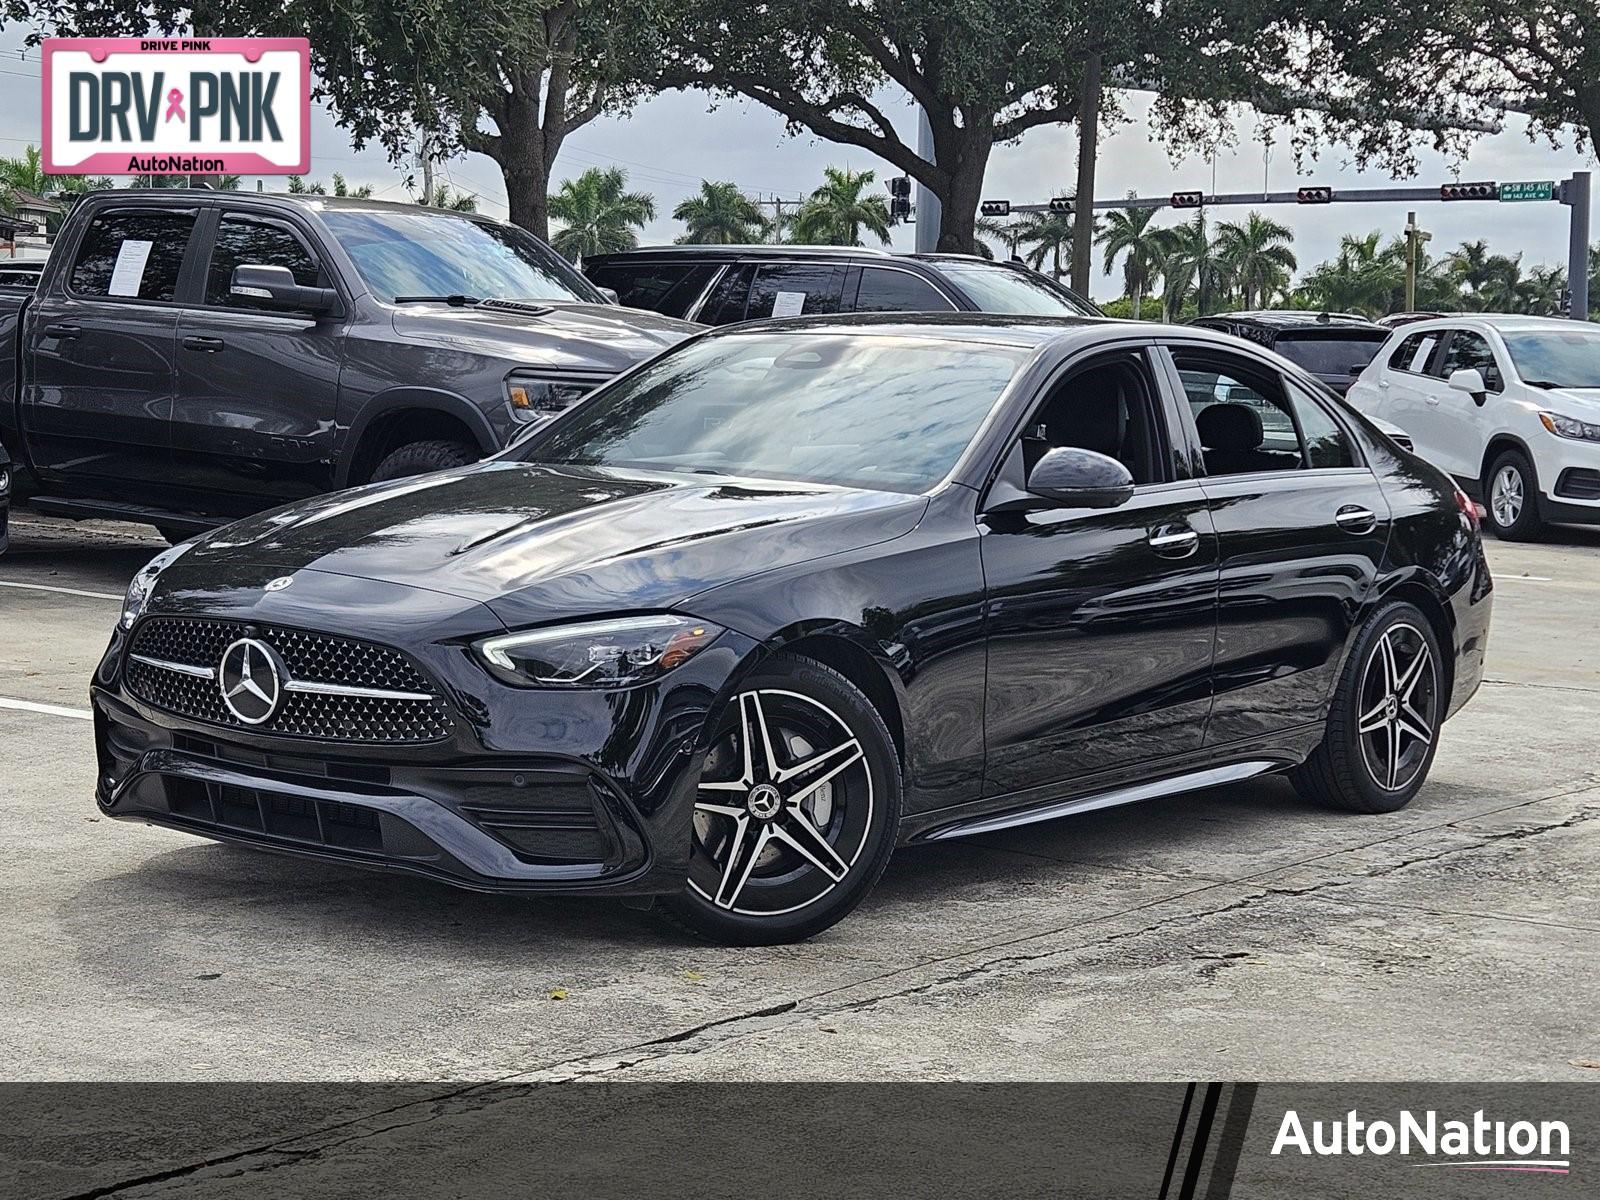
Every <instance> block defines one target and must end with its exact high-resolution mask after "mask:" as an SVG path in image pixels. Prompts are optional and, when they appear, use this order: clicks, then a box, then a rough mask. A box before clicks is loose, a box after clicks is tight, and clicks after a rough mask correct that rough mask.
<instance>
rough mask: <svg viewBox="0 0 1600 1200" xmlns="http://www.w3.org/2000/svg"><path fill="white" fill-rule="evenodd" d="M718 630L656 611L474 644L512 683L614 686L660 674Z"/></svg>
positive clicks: (687, 657) (707, 642)
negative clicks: (639, 615)
mask: <svg viewBox="0 0 1600 1200" xmlns="http://www.w3.org/2000/svg"><path fill="white" fill-rule="evenodd" d="M721 632H722V627H721V626H720V625H713V624H711V622H709V621H696V620H695V619H694V618H692V617H681V616H678V615H676V614H674V613H658V614H656V615H654V616H645V617H617V618H615V619H613V620H607V621H585V622H583V623H582V624H576V625H553V626H550V627H549V628H547V629H532V630H528V631H526V632H524V633H506V634H499V635H497V636H495V637H491V638H485V639H483V640H482V641H480V642H477V643H476V644H475V645H474V647H473V648H474V649H475V650H477V652H478V657H479V658H480V659H481V660H482V661H483V664H484V666H486V667H487V668H488V669H489V670H490V672H492V673H493V674H494V675H495V676H496V677H497V678H499V679H502V680H504V681H505V682H506V683H509V684H511V685H513V686H515V687H538V688H614V687H628V686H630V685H632V684H636V683H647V682H649V681H650V680H652V679H658V678H660V677H661V676H662V675H665V674H666V673H667V672H668V671H670V670H672V669H673V668H674V667H679V666H682V665H683V664H684V663H686V662H688V661H689V660H690V659H691V658H693V657H694V656H695V655H696V654H698V653H700V651H702V650H704V649H705V648H706V647H707V646H709V645H710V644H711V643H712V642H713V641H715V640H716V637H717V635H718V634H720V633H721Z"/></svg>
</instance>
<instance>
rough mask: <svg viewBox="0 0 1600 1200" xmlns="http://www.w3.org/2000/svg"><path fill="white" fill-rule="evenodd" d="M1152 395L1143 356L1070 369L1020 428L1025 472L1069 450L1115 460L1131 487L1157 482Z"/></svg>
mask: <svg viewBox="0 0 1600 1200" xmlns="http://www.w3.org/2000/svg"><path fill="white" fill-rule="evenodd" d="M1156 394H1157V393H1156V388H1155V384H1154V382H1153V381H1152V380H1151V377H1150V369H1149V366H1148V364H1147V363H1146V361H1145V358H1144V356H1143V355H1142V354H1138V353H1130V354H1117V355H1113V356H1111V357H1108V358H1104V359H1101V360H1099V361H1097V362H1094V363H1091V364H1089V365H1087V366H1085V367H1082V368H1080V369H1078V370H1075V371H1073V373H1072V374H1071V375H1069V376H1068V377H1067V378H1066V379H1064V380H1063V381H1062V382H1061V383H1060V384H1059V385H1057V386H1056V387H1055V388H1053V389H1052V390H1051V392H1050V395H1049V396H1048V397H1047V398H1046V399H1045V402H1044V403H1043V404H1042V405H1041V406H1040V408H1039V411H1038V412H1037V413H1035V414H1034V416H1033V418H1032V419H1031V420H1030V421H1029V422H1028V424H1027V426H1026V427H1025V430H1024V434H1023V438H1022V446H1023V461H1024V463H1025V464H1026V467H1027V469H1028V470H1030V471H1031V470H1032V469H1033V466H1034V464H1035V463H1036V462H1038V460H1039V459H1040V458H1042V457H1043V456H1044V455H1045V454H1046V453H1048V452H1049V451H1051V450H1057V449H1061V448H1062V447H1068V446H1070V447H1075V448H1077V449H1080V450H1093V451H1094V452H1095V453H1097V454H1104V455H1105V456H1106V457H1108V458H1114V459H1116V460H1117V461H1118V462H1120V463H1121V464H1122V465H1123V466H1125V467H1127V468H1128V473H1129V474H1130V475H1132V476H1133V481H1134V483H1136V484H1149V483H1159V482H1161V481H1162V479H1163V478H1164V474H1163V467H1162V454H1161V445H1162V442H1161V435H1160V434H1159V433H1158V431H1157V423H1158V421H1159V420H1160V417H1159V415H1158V414H1159V412H1160V407H1159V403H1158V401H1157V399H1156Z"/></svg>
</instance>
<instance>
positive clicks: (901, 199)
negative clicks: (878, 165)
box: [887, 175, 911, 221]
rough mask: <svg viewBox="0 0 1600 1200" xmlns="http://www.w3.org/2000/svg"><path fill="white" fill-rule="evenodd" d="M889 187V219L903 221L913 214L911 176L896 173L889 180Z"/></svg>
mask: <svg viewBox="0 0 1600 1200" xmlns="http://www.w3.org/2000/svg"><path fill="white" fill-rule="evenodd" d="M887 186H888V188H889V219H890V220H891V221H903V220H905V219H906V218H908V217H909V216H911V177H910V176H909V175H895V176H892V177H891V178H890V179H889V180H887Z"/></svg>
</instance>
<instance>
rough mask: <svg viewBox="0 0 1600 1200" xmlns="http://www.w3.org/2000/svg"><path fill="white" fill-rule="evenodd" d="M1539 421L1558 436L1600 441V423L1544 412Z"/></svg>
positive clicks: (1584, 440)
mask: <svg viewBox="0 0 1600 1200" xmlns="http://www.w3.org/2000/svg"><path fill="white" fill-rule="evenodd" d="M1539 421H1540V423H1542V424H1543V425H1544V427H1545V428H1546V429H1548V430H1549V431H1550V432H1551V433H1553V434H1555V435H1556V436H1557V437H1564V438H1575V439H1577V440H1578V441H1580V442H1600V425H1591V424H1590V423H1589V422H1588V421H1579V420H1577V419H1576V418H1575V417H1563V416H1562V415H1561V414H1560V413H1553V412H1542V413H1540V414H1539Z"/></svg>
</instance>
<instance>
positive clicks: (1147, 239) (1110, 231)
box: [1099, 208, 1162, 321]
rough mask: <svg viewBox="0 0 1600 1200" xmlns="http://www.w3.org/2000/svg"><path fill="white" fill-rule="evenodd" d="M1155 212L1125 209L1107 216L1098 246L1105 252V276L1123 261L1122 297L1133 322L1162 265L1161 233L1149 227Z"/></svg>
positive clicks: (1136, 318) (1138, 314)
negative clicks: (1130, 306)
mask: <svg viewBox="0 0 1600 1200" xmlns="http://www.w3.org/2000/svg"><path fill="white" fill-rule="evenodd" d="M1155 215H1156V210H1155V209H1153V208H1125V209H1120V210H1114V211H1112V212H1109V213H1107V214H1106V218H1105V225H1104V227H1103V228H1102V229H1101V231H1100V239H1099V240H1100V244H1101V245H1102V246H1104V247H1105V251H1106V274H1107V275H1109V274H1111V270H1112V268H1113V267H1114V266H1115V265H1116V262H1117V259H1118V258H1119V257H1120V258H1121V259H1122V289H1123V293H1124V294H1125V295H1127V296H1128V297H1129V298H1130V299H1131V300H1132V301H1133V319H1134V320H1135V321H1137V320H1139V318H1140V313H1141V309H1142V308H1143V305H1144V295H1145V293H1146V292H1147V291H1149V290H1150V284H1151V282H1152V281H1153V280H1154V278H1155V274H1156V271H1157V269H1158V267H1159V264H1160V261H1161V253H1162V239H1161V236H1160V234H1161V231H1160V230H1159V229H1155V228H1152V227H1151V224H1150V223H1151V221H1152V220H1154V218H1155Z"/></svg>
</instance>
